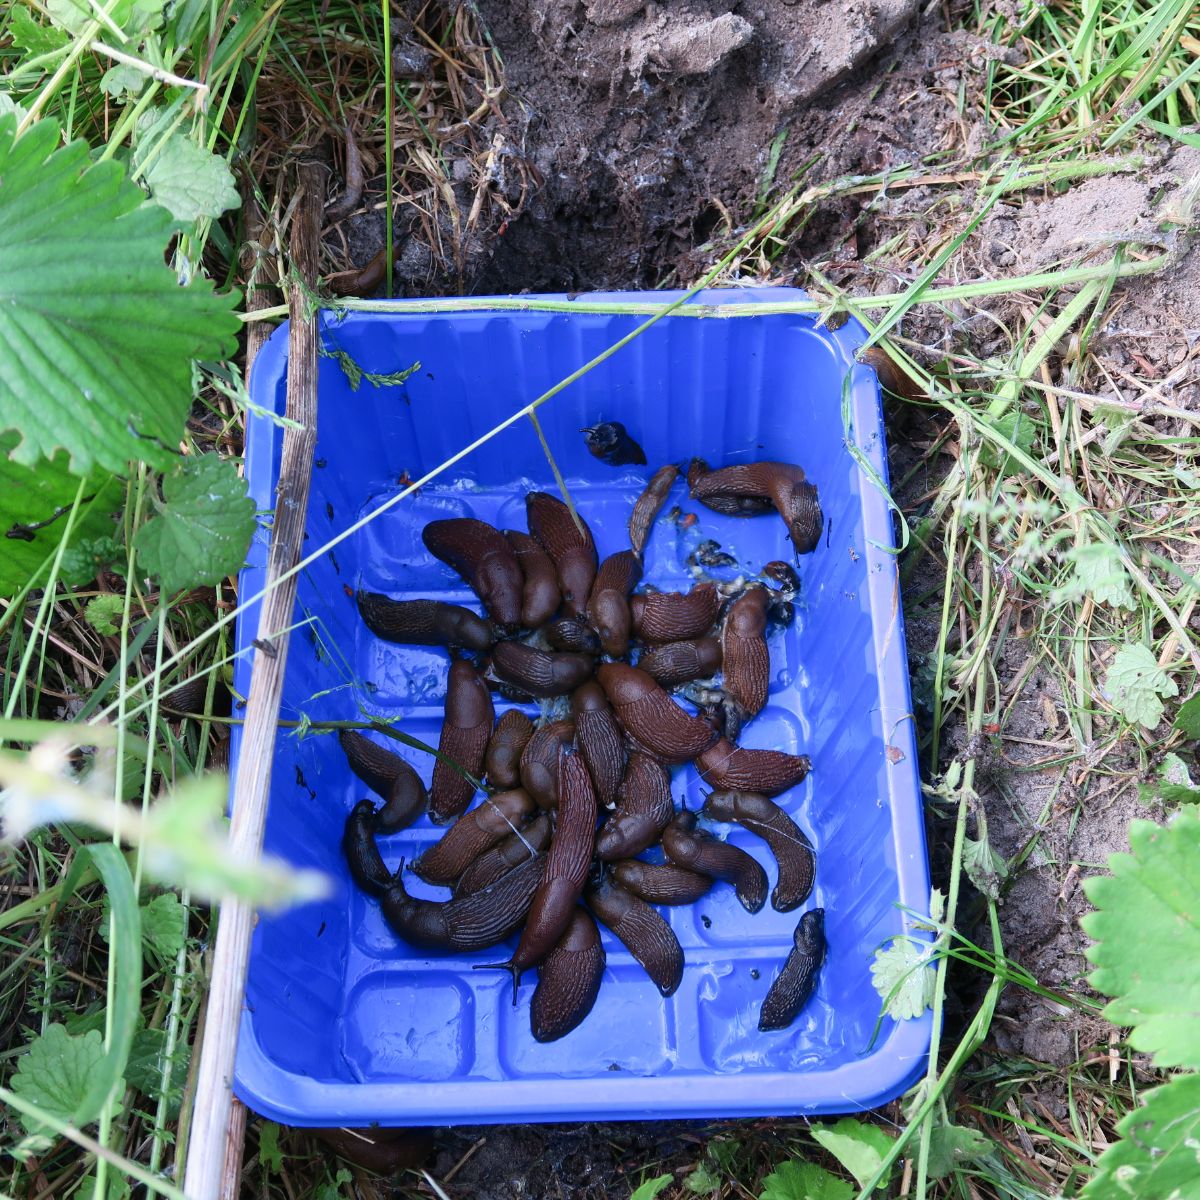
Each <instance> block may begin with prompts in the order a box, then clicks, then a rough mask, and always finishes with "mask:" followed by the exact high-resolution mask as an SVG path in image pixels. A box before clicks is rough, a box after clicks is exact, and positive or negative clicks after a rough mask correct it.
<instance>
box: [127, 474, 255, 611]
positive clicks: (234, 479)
mask: <svg viewBox="0 0 1200 1200" xmlns="http://www.w3.org/2000/svg"><path fill="white" fill-rule="evenodd" d="M253 536H254V501H253V500H251V499H250V498H249V497H248V496H247V495H246V481H245V480H244V479H239V478H238V474H237V471H236V470H235V469H234V466H233V464H232V463H228V462H224V461H222V460H221V459H220V458H218V457H217V456H216V455H215V454H204V455H201V456H200V457H199V458H193V459H188V460H187V461H186V462H184V463H182V464H181V465H179V466H178V467H176V469H175V470H174V471H173V472H172V473H171V474H170V475H168V476H166V478H164V479H163V503H162V504H161V505H160V506H159V512H158V515H157V516H155V517H152V518H151V519H150V520H149V521H147V522H146V524H145V525H143V526H142V528H141V529H139V530H138V531H137V534H136V535H135V538H134V545H135V547H136V548H137V552H138V555H139V561H140V562H141V564H142V567H143V568H144V569H145V570H147V571H149V572H150V573H151V574H153V575H157V576H158V578H159V581H160V582H161V583H162V586H163V587H164V588H165V589H166V590H167V591H169V592H173V591H177V590H178V589H180V588H189V587H197V586H199V585H201V584H215V583H220V582H221V580H222V579H224V578H225V576H226V575H232V574H234V573H235V572H237V570H238V569H239V568H240V567H241V565H242V561H243V559H244V558H245V555H246V549H247V547H248V546H249V545H250V539H251V538H252V537H253Z"/></svg>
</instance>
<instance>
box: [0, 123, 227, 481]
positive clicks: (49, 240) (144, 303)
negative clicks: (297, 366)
mask: <svg viewBox="0 0 1200 1200" xmlns="http://www.w3.org/2000/svg"><path fill="white" fill-rule="evenodd" d="M58 141H59V128H58V125H57V124H56V123H55V122H53V121H48V120H46V121H38V122H37V123H36V124H34V125H32V126H31V127H30V128H29V129H28V130H27V131H26V132H25V133H24V134H22V136H21V137H20V138H17V137H16V120H15V118H14V117H12V116H3V117H0V262H2V263H3V264H4V271H3V274H2V275H0V431H6V430H16V431H17V432H18V433H20V434H21V441H20V443H19V444H18V445H17V446H16V448H15V450H13V452H12V455H13V457H14V458H15V459H16V461H17V462H19V463H22V464H24V465H26V466H32V465H33V464H34V463H36V462H37V461H38V460H39V459H41V458H44V457H51V456H52V455H53V454H54V452H55V451H56V450H58V449H59V448H61V449H63V450H66V451H67V452H68V454H69V455H70V460H71V463H70V465H71V470H72V471H73V472H75V473H76V474H79V475H87V474H89V473H90V472H91V471H92V470H93V469H94V468H96V467H103V468H105V469H107V470H108V471H110V472H114V473H120V472H122V471H124V470H125V469H126V468H127V465H128V462H129V460H130V459H143V460H145V461H146V462H150V463H153V464H155V465H159V466H162V467H170V466H171V464H172V463H173V462H174V460H175V451H174V448H175V446H176V445H177V444H178V442H179V439H180V436H181V435H182V433H183V426H184V420H185V418H186V416H187V413H188V409H189V406H190V404H191V399H192V365H191V364H192V361H193V360H194V359H203V358H224V357H226V356H227V355H228V354H231V353H232V352H233V349H234V346H235V340H234V335H235V333H236V332H237V329H238V320H237V318H236V316H235V315H234V305H235V303H236V300H237V297H236V296H234V295H224V296H218V295H217V294H216V293H214V292H213V290H212V286H211V284H209V283H208V282H207V281H205V280H199V281H196V282H193V283H191V284H190V285H189V286H188V287H180V286H179V284H178V282H177V280H176V278H175V275H174V273H173V272H172V271H171V270H170V268H168V267H167V266H166V265H165V263H164V261H163V251H164V249H165V248H166V245H167V242H168V240H169V239H170V236H171V233H172V230H173V221H172V218H171V217H170V215H169V214H168V213H167V212H165V211H164V210H163V209H162V208H160V207H158V206H157V205H153V204H146V203H145V194H144V193H143V192H142V190H141V188H139V187H136V186H135V185H134V184H132V183H130V182H129V181H128V180H127V179H126V178H125V176H124V171H123V168H122V167H121V166H120V164H118V163H116V162H112V161H109V162H102V163H92V162H91V161H90V159H89V156H88V147H87V145H86V143H84V142H72V143H71V144H70V145H68V146H59V145H58ZM85 272H86V279H85Z"/></svg>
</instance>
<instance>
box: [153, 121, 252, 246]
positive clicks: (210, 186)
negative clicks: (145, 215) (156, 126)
mask: <svg viewBox="0 0 1200 1200" xmlns="http://www.w3.org/2000/svg"><path fill="white" fill-rule="evenodd" d="M133 165H134V168H135V169H136V170H140V171H141V173H142V179H143V181H144V182H145V184H146V186H147V187H148V188H149V189H150V197H151V199H152V200H153V201H154V202H155V204H161V205H162V206H163V208H165V209H166V210H167V212H169V213H170V214H171V215H172V216H173V217H175V218H176V219H177V220H180V221H184V222H186V223H187V224H189V225H190V224H191V223H192V222H193V221H196V220H198V219H199V218H200V217H219V216H220V215H221V214H222V213H223V212H225V211H226V209H230V208H236V207H237V206H238V205H239V204H240V203H241V197H240V196H239V195H238V190H237V187H236V186H235V185H234V182H233V175H232V174H231V173H230V171H229V165H228V164H227V163H226V162H225V160H224V159H223V158H218V157H217V156H216V155H215V154H213V153H212V151H210V150H208V149H206V148H205V147H204V146H198V145H197V144H196V143H195V142H193V141H192V139H191V138H189V137H186V136H185V135H184V134H182V133H178V132H174V133H168V134H167V135H166V136H165V137H155V136H153V134H150V135H147V136H144V138H143V140H142V141H141V142H139V144H138V148H137V150H135V151H134V155H133Z"/></svg>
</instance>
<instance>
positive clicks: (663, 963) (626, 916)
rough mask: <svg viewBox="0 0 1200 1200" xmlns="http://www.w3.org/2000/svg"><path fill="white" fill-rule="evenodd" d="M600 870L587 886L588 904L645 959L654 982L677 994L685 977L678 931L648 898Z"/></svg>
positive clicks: (665, 991)
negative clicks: (672, 927)
mask: <svg viewBox="0 0 1200 1200" xmlns="http://www.w3.org/2000/svg"><path fill="white" fill-rule="evenodd" d="M597 874H598V876H599V877H598V878H593V879H591V880H589V882H588V886H587V887H586V888H585V889H584V893H583V898H584V900H585V901H586V902H587V906H588V908H590V909H591V910H592V912H593V913H594V914H595V915H596V916H597V917H598V918H599V919H600V920H601V921H602V922H603V923H604V924H605V925H607V926H608V928H609V929H611V930H612V931H613V933H614V934H615V935H616V937H617V938H618V939H619V940H620V941H621V943H622V944H623V945H624V947H625V949H626V950H628V951H629V953H630V954H632V955H633V957H634V958H635V959H636V960H637V961H638V962H639V963H641V965H642V968H643V969H644V970H645V972H646V974H647V975H649V976H650V979H651V981H652V982H653V983H654V986H655V987H656V988H658V990H659V991H660V992H661V993H662V994H663V995H664V996H671V995H674V993H675V990H676V989H677V988H678V987H679V983H680V980H682V979H683V950H682V948H681V947H680V945H679V939H678V938H677V937H676V936H675V933H674V931H673V930H672V929H671V927H670V925H668V924H667V923H666V921H664V920H663V919H662V917H660V916H659V915H658V913H657V912H655V911H654V909H652V908H651V907H650V905H649V904H647V903H646V901H645V900H643V899H642V898H641V897H640V896H635V895H634V894H633V893H632V892H627V891H626V890H625V889H624V888H623V887H621V885H620V884H619V883H615V882H614V881H613V880H611V879H610V878H609V876H608V872H607V871H600V872H598V873H597Z"/></svg>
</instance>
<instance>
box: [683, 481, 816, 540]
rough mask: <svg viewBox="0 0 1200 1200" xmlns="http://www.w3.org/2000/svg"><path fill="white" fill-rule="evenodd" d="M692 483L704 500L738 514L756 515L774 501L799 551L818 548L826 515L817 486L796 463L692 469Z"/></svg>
mask: <svg viewBox="0 0 1200 1200" xmlns="http://www.w3.org/2000/svg"><path fill="white" fill-rule="evenodd" d="M688 486H689V487H690V489H691V493H692V495H693V496H694V497H695V498H696V499H697V500H699V501H700V503H701V504H704V505H707V506H708V507H709V508H711V509H714V510H715V511H717V512H722V513H728V514H732V515H734V516H755V515H757V514H758V513H761V512H764V511H767V510H766V509H765V508H763V507H762V505H763V503H764V501H765V502H766V503H767V504H768V505H773V506H774V508H775V510H776V511H777V512H778V513H779V515H780V516H781V517H782V518H783V521H784V524H785V525H787V527H788V537H789V538H791V541H792V544H793V546H795V548H796V553H797V554H807V553H808V552H809V551H811V550H813V549H815V548H816V545H817V542H818V541H819V540H820V537H821V529H822V526H823V525H824V518H823V516H822V515H821V506H820V503H819V502H818V500H817V489H816V487H814V486H813V484H811V483H809V482H808V480H807V479H805V476H804V471H803V470H802V469H801V468H800V467H798V466H796V465H795V464H793V463H781V462H758V463H739V464H738V465H737V466H733V467H722V468H721V470H719V471H704V470H699V469H697V470H692V469H689V470H688Z"/></svg>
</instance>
